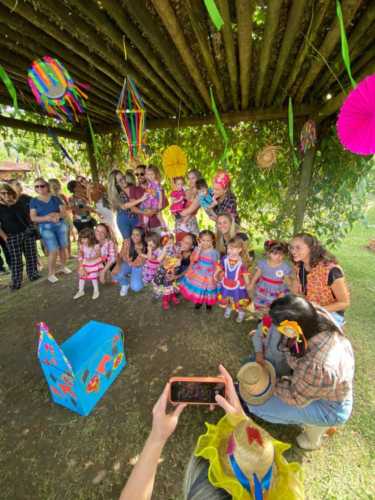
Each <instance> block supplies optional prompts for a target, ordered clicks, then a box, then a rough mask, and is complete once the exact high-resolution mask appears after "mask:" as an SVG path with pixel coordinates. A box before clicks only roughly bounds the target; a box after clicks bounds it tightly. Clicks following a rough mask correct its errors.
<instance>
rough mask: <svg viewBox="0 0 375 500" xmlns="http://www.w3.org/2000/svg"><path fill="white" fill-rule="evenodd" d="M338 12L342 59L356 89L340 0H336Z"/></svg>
mask: <svg viewBox="0 0 375 500" xmlns="http://www.w3.org/2000/svg"><path fill="white" fill-rule="evenodd" d="M336 14H337V17H338V20H339V26H340V38H341V55H342V59H343V61H344V65H345V68H346V71H347V72H348V75H349V79H350V83H351V84H352V87H353V89H354V88H355V86H356V85H357V83H356V81H355V80H354V78H353V76H352V70H351V67H350V53H349V44H348V39H347V37H346V32H345V24H344V17H343V15H342V9H341V4H340V0H336Z"/></svg>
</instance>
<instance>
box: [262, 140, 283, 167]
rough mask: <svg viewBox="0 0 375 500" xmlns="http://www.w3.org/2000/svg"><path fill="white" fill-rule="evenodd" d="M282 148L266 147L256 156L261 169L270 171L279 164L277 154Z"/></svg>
mask: <svg viewBox="0 0 375 500" xmlns="http://www.w3.org/2000/svg"><path fill="white" fill-rule="evenodd" d="M280 149H281V147H280V146H266V147H265V148H263V149H262V150H261V151H259V153H258V154H257V156H256V163H257V166H258V167H259V168H262V169H264V170H270V169H271V168H272V167H273V166H274V165H275V163H276V162H277V153H278V152H279V151H280Z"/></svg>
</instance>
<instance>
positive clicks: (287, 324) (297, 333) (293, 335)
mask: <svg viewBox="0 0 375 500" xmlns="http://www.w3.org/2000/svg"><path fill="white" fill-rule="evenodd" d="M277 329H278V331H279V332H280V333H282V334H283V335H285V336H286V337H289V338H290V339H297V340H299V338H300V337H301V336H303V332H302V328H301V327H300V326H299V324H298V323H297V321H289V320H287V319H286V320H285V321H282V322H281V323H280V325H279V326H278V327H277Z"/></svg>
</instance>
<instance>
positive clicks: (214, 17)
mask: <svg viewBox="0 0 375 500" xmlns="http://www.w3.org/2000/svg"><path fill="white" fill-rule="evenodd" d="M204 4H205V6H206V9H207V12H208V14H209V16H210V18H211V21H212V22H213V23H214V25H215V28H216V29H217V30H218V31H220V30H221V28H222V27H223V25H224V21H223V18H222V17H221V14H220V11H219V9H218V8H217V7H216V4H215V0H204Z"/></svg>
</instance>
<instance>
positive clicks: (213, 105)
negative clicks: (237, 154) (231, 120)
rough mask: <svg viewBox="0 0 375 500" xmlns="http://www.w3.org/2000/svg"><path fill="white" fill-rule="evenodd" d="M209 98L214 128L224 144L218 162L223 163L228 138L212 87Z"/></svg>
mask: <svg viewBox="0 0 375 500" xmlns="http://www.w3.org/2000/svg"><path fill="white" fill-rule="evenodd" d="M210 97H211V108H212V111H213V113H214V115H215V119H216V128H217V130H218V131H219V133H220V135H221V137H222V138H223V142H224V152H223V154H222V155H221V158H220V160H221V161H223V162H225V159H226V157H227V149H228V142H229V138H228V134H227V131H226V130H225V127H224V124H223V122H222V120H221V116H220V113H219V110H218V109H217V106H216V102H215V98H214V94H213V92H212V87H210Z"/></svg>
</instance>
